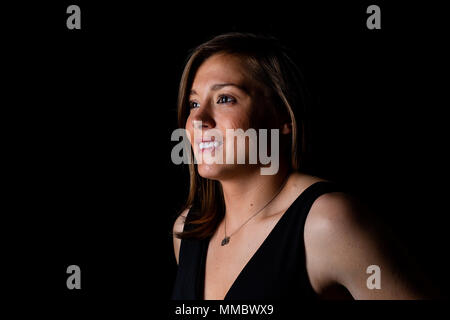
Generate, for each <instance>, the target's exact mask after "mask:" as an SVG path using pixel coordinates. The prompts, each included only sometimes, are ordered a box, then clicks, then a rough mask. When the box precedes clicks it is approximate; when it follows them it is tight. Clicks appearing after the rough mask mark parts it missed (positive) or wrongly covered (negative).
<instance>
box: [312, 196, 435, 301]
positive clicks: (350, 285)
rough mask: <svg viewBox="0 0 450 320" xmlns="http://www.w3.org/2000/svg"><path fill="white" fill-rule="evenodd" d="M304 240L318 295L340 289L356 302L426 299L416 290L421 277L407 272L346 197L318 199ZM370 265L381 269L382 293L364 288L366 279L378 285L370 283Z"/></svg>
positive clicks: (389, 242) (375, 228)
mask: <svg viewBox="0 0 450 320" xmlns="http://www.w3.org/2000/svg"><path fill="white" fill-rule="evenodd" d="M304 237H305V250H306V261H307V262H306V264H307V270H308V275H309V277H310V281H311V284H312V286H313V288H314V290H315V291H316V292H317V293H318V294H319V295H325V293H326V292H327V291H332V290H329V289H330V288H333V287H339V286H343V287H345V288H346V289H347V290H348V292H349V293H350V294H351V295H352V296H353V298H355V299H425V298H427V296H426V294H425V293H424V292H423V290H421V289H418V288H419V286H418V284H419V283H420V282H421V279H420V276H418V275H417V274H413V273H411V272H410V270H413V268H412V267H413V266H412V265H410V264H408V262H407V261H406V258H405V257H404V256H403V255H401V251H399V250H396V249H394V248H396V247H395V246H394V242H393V241H392V239H390V238H389V237H387V233H385V232H382V230H381V229H380V228H379V227H378V226H377V224H376V222H375V220H374V219H370V216H369V215H368V214H366V212H365V210H363V209H362V208H361V207H359V206H358V205H357V203H356V202H355V201H354V200H352V199H351V198H350V197H349V196H348V195H345V194H343V193H330V194H325V195H323V196H321V197H319V198H318V199H317V200H316V201H315V202H314V204H313V206H312V207H311V210H310V213H309V215H308V218H307V220H306V223H305V235H304ZM373 265H375V266H378V267H379V268H380V269H379V270H380V272H379V273H378V274H379V275H380V277H379V280H380V281H379V284H380V289H378V288H373V289H370V288H369V286H368V284H367V283H368V278H369V277H370V278H371V279H369V284H375V283H376V281H370V280H373V279H374V277H372V275H374V271H373V269H372V270H369V273H368V267H369V266H373ZM375 268H376V267H375ZM375 272H376V271H375Z"/></svg>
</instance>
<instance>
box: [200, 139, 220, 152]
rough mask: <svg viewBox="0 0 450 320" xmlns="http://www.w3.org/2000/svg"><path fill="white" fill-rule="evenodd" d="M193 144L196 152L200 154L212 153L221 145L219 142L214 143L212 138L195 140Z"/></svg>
mask: <svg viewBox="0 0 450 320" xmlns="http://www.w3.org/2000/svg"><path fill="white" fill-rule="evenodd" d="M195 144H196V146H197V150H198V151H200V152H204V151H212V150H215V149H217V148H219V147H220V146H221V145H222V143H221V142H220V141H215V140H214V137H211V138H202V139H197V140H196V141H195Z"/></svg>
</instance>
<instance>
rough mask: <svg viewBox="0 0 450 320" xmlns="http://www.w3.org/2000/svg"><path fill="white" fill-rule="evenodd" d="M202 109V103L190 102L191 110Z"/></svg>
mask: <svg viewBox="0 0 450 320" xmlns="http://www.w3.org/2000/svg"><path fill="white" fill-rule="evenodd" d="M198 107H200V103H198V102H196V101H189V108H190V109H195V108H198Z"/></svg>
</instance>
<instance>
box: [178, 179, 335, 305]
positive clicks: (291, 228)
mask: <svg viewBox="0 0 450 320" xmlns="http://www.w3.org/2000/svg"><path fill="white" fill-rule="evenodd" d="M336 191H340V190H339V187H338V186H337V185H336V184H334V183H331V182H324V181H320V182H316V183H314V184H312V185H311V186H309V187H308V188H306V189H305V190H304V191H303V192H302V193H301V194H300V195H299V196H298V197H297V199H295V201H294V202H293V203H292V204H291V206H290V207H289V208H288V209H287V211H286V212H285V213H284V214H283V216H282V217H281V218H280V219H279V220H278V222H277V224H276V225H275V227H274V228H273V229H272V231H271V232H270V233H269V235H268V236H267V238H266V239H265V240H264V242H263V243H262V244H261V246H260V247H259V248H258V250H257V251H256V252H255V254H254V255H253V256H252V257H251V258H250V260H249V261H248V263H247V264H246V265H245V266H244V269H242V271H241V273H240V274H239V275H238V277H237V278H236V280H235V281H234V283H233V284H232V286H231V288H230V289H229V291H228V292H227V294H226V296H225V299H224V300H287V299H299V298H301V299H305V298H306V299H315V298H316V293H315V292H314V290H313V289H312V287H311V284H310V282H309V279H308V274H307V271H306V263H305V245H304V238H303V232H304V226H305V221H306V217H307V215H308V212H309V210H310V208H311V206H312V204H313V203H314V201H315V200H316V199H317V198H318V197H319V196H321V195H322V194H324V193H328V192H336ZM189 216H191V213H189V214H188V216H187V219H186V221H189V220H190V219H189ZM189 228H191V225H190V224H185V230H189ZM209 240H210V239H209V238H208V239H204V240H190V239H189V240H182V241H181V246H180V253H179V265H178V270H177V276H176V280H175V286H174V290H173V294H172V299H174V300H203V293H204V280H205V265H206V254H207V250H208V245H209Z"/></svg>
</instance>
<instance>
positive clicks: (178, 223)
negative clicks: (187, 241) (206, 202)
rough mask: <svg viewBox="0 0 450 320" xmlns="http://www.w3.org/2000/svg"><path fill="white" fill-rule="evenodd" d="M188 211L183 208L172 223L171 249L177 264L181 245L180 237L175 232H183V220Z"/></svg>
mask: <svg viewBox="0 0 450 320" xmlns="http://www.w3.org/2000/svg"><path fill="white" fill-rule="evenodd" d="M188 212H189V208H188V209H185V210H184V211H183V212H182V213H181V214H180V215H179V216H178V217H177V219H176V220H175V223H174V224H173V250H174V253H175V259H176V260H177V264H178V258H179V255H180V246H181V239H180V238H178V237H176V234H177V233H181V232H183V228H184V221H185V219H186V217H187V214H188Z"/></svg>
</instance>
